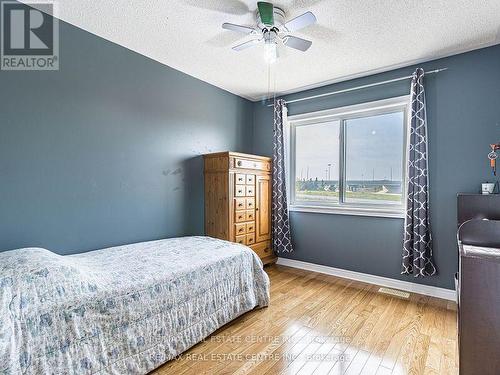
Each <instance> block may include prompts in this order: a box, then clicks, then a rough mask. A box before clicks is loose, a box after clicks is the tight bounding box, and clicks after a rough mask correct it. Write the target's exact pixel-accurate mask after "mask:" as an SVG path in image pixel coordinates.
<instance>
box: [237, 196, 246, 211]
mask: <svg viewBox="0 0 500 375" xmlns="http://www.w3.org/2000/svg"><path fill="white" fill-rule="evenodd" d="M245 208H247V200H246V199H245V198H235V199H234V209H235V210H244V209H245Z"/></svg>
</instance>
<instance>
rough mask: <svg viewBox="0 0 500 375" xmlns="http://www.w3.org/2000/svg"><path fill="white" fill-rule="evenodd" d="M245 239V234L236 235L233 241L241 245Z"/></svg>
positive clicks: (244, 243) (244, 242)
mask: <svg viewBox="0 0 500 375" xmlns="http://www.w3.org/2000/svg"><path fill="white" fill-rule="evenodd" d="M246 239H247V236H245V235H242V236H236V239H235V241H234V242H236V243H240V244H242V245H246Z"/></svg>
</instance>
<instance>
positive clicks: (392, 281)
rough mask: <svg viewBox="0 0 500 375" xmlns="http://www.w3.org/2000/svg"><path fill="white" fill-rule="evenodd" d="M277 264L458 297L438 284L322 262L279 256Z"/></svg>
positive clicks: (400, 288) (376, 283) (419, 291)
mask: <svg viewBox="0 0 500 375" xmlns="http://www.w3.org/2000/svg"><path fill="white" fill-rule="evenodd" d="M277 264H281V265H283V266H288V267H293V268H300V269H302V270H307V271H314V272H319V273H324V274H327V275H332V276H337V277H342V278H345V279H350V280H356V281H362V282H365V283H368V284H374V285H380V286H385V287H388V288H394V289H399V290H404V291H406V292H411V293H418V294H423V295H426V296H432V297H437V298H442V299H446V300H449V301H455V302H456V299H457V294H456V292H455V291H454V290H452V289H444V288H438V287H436V286H428V285H422V284H416V283H410V282H408V281H401V280H396V279H390V278H388V277H382V276H375V275H370V274H367V273H361V272H355V271H349V270H343V269H341V268H335V267H329V266H322V265H320V264H314V263H308V262H302V261H300V260H294V259H287V258H278V261H277Z"/></svg>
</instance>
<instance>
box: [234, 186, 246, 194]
mask: <svg viewBox="0 0 500 375" xmlns="http://www.w3.org/2000/svg"><path fill="white" fill-rule="evenodd" d="M245 188H246V186H245V185H236V186H235V187H234V196H235V197H244V196H245V194H246V189H245Z"/></svg>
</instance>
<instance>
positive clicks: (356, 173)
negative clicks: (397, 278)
mask: <svg viewBox="0 0 500 375" xmlns="http://www.w3.org/2000/svg"><path fill="white" fill-rule="evenodd" d="M407 107H408V97H399V98H393V99H387V100H382V101H377V102H371V103H364V104H360V105H355V106H349V107H343V108H337V109H333V110H327V111H321V112H315V113H307V114H301V115H296V116H290V117H289V118H288V122H289V124H290V174H289V175H290V195H291V197H290V200H291V209H292V210H300V211H319V212H332V213H347V214H358V215H372V216H390V217H402V215H403V209H404V189H405V173H404V171H405V145H406V122H407Z"/></svg>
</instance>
